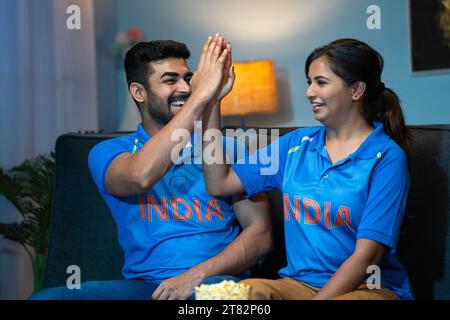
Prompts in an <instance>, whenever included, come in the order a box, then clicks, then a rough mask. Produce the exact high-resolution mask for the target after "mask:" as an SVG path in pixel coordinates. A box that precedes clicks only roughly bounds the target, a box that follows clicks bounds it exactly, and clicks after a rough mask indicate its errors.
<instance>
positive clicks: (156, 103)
mask: <svg viewBox="0 0 450 320" xmlns="http://www.w3.org/2000/svg"><path fill="white" fill-rule="evenodd" d="M148 97H149V99H148V103H147V105H146V106H145V108H146V110H145V111H146V112H147V113H148V114H149V115H150V116H151V117H152V118H153V119H155V120H157V121H158V122H160V123H162V124H164V125H166V124H168V123H169V121H170V120H172V118H173V117H174V116H175V114H174V113H172V112H170V104H171V103H172V102H173V101H174V100H180V99H181V100H187V98H188V97H189V94H181V95H171V96H170V97H169V98H168V99H167V101H166V102H164V100H163V99H162V98H161V97H160V96H158V95H156V94H154V93H153V92H152V90H151V89H150V90H148Z"/></svg>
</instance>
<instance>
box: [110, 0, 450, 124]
mask: <svg viewBox="0 0 450 320" xmlns="http://www.w3.org/2000/svg"><path fill="white" fill-rule="evenodd" d="M371 4H377V5H379V6H380V8H381V17H382V26H381V27H382V28H381V30H369V29H368V28H367V27H366V20H367V17H368V16H369V14H367V13H366V9H367V7H368V6H369V5H371ZM117 16H118V25H117V28H118V30H126V29H127V28H129V27H132V26H137V27H140V28H142V30H143V31H144V34H145V37H146V39H148V40H151V39H174V40H178V41H182V42H185V43H186V44H187V45H188V46H189V48H190V49H191V52H192V57H191V58H190V66H191V68H195V65H196V63H197V60H198V57H199V51H200V48H201V46H202V43H203V41H204V39H205V38H206V36H207V35H209V34H214V33H216V32H220V33H222V34H224V35H225V36H226V37H227V38H228V39H229V40H230V41H231V43H232V45H233V52H234V60H235V61H238V60H251V59H261V58H270V59H272V60H273V61H274V63H275V66H276V69H277V78H278V85H279V92H280V93H279V95H280V102H281V105H282V108H281V110H280V112H279V113H278V114H277V115H274V116H273V115H271V116H263V115H259V116H248V117H247V118H246V120H247V124H248V125H264V126H299V125H311V124H316V123H315V121H314V120H313V117H312V113H311V110H310V107H309V104H308V103H307V100H306V98H305V90H306V81H305V75H304V71H303V68H304V61H305V59H306V57H307V55H308V54H309V52H310V51H311V50H312V49H314V48H315V47H317V46H320V45H322V44H325V43H327V42H329V41H331V40H334V39H336V38H341V37H354V38H358V39H360V40H363V41H366V42H368V43H369V44H370V45H372V46H373V47H374V48H376V49H377V50H378V51H379V52H380V53H381V54H382V55H383V57H384V58H385V72H384V74H383V80H384V82H385V83H386V85H387V86H389V87H391V88H393V89H394V90H395V91H396V92H397V93H398V95H399V96H400V97H401V99H402V101H403V107H404V111H405V115H406V121H407V123H408V124H430V123H450V108H449V107H450V105H449V102H448V101H450V90H449V89H450V85H449V84H450V73H444V74H433V75H421V76H417V75H412V74H411V72H410V59H409V27H408V1H407V0H395V1H392V0H379V1H375V0H371V1H369V0H333V1H330V0H316V1H308V0H277V1H267V0H266V1H264V0H245V1H243V0H227V1H218V0H190V1H178V0H165V1H160V0H117ZM119 77H120V78H121V79H122V80H120V88H121V89H120V90H119V103H120V106H121V112H123V109H124V104H125V100H126V98H125V92H126V91H125V90H126V87H125V82H124V80H123V77H122V76H121V75H119ZM225 123H226V124H230V123H234V124H238V123H239V122H238V119H233V118H232V119H228V120H227V121H226V122H225Z"/></svg>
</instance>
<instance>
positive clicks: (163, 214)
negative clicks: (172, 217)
mask: <svg viewBox="0 0 450 320" xmlns="http://www.w3.org/2000/svg"><path fill="white" fill-rule="evenodd" d="M161 202H162V209H161V207H160V206H159V205H158V203H157V202H156V200H155V198H153V196H147V208H148V220H150V221H151V220H152V207H153V208H155V211H156V213H157V214H158V216H159V218H160V219H161V220H168V219H169V215H168V213H167V200H166V197H164V196H162V197H161Z"/></svg>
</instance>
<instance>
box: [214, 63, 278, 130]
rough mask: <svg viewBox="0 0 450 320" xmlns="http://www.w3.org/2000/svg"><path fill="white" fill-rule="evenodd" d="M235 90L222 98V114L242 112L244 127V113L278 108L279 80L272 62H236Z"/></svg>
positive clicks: (272, 110) (238, 113)
mask: <svg viewBox="0 0 450 320" xmlns="http://www.w3.org/2000/svg"><path fill="white" fill-rule="evenodd" d="M233 65H234V72H235V74H236V80H235V83H234V86H233V90H231V92H230V93H229V94H228V95H227V96H226V97H225V98H224V99H223V100H222V103H221V108H220V111H221V114H222V116H232V115H239V116H240V117H241V128H243V129H245V116H246V115H248V114H254V113H259V114H265V113H274V112H277V111H278V96H277V82H276V79H275V70H274V66H273V63H272V61H270V60H257V61H248V62H235V63H234V64H233Z"/></svg>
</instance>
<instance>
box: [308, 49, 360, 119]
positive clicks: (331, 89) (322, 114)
mask: <svg viewBox="0 0 450 320" xmlns="http://www.w3.org/2000/svg"><path fill="white" fill-rule="evenodd" d="M307 82H308V89H307V90H306V97H307V98H308V100H309V102H310V103H311V106H312V111H313V113H314V118H315V119H316V120H317V121H320V122H321V123H323V124H325V125H333V124H335V123H336V124H337V123H341V122H342V121H343V120H345V116H346V115H348V112H351V109H352V86H348V85H347V84H346V83H345V82H344V81H343V80H342V79H341V78H340V77H339V76H338V75H336V74H335V73H334V72H333V71H332V70H331V68H330V65H329V62H328V59H327V57H326V56H324V55H323V56H321V57H319V58H317V59H315V60H314V61H313V62H312V63H311V65H310V66H309V72H308V79H307Z"/></svg>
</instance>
